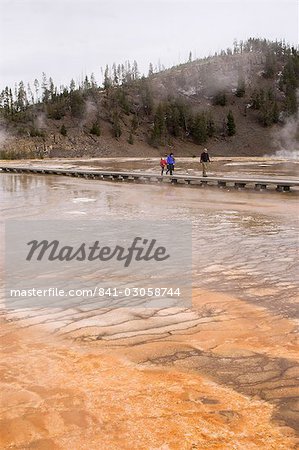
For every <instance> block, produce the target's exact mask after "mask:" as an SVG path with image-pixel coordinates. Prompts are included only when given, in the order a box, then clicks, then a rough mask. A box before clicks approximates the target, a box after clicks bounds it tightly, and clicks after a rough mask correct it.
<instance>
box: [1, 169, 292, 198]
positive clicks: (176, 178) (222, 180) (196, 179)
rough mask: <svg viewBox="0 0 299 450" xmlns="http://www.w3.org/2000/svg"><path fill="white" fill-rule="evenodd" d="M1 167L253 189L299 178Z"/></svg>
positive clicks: (285, 187)
mask: <svg viewBox="0 0 299 450" xmlns="http://www.w3.org/2000/svg"><path fill="white" fill-rule="evenodd" d="M0 170H1V171H2V172H5V173H24V174H45V175H64V176H70V177H79V178H86V179H94V180H112V181H117V180H118V181H128V182H129V181H131V182H138V181H140V182H142V181H143V182H156V183H157V182H158V183H167V182H168V183H172V184H187V185H197V186H207V185H211V186H212V185H214V186H218V187H220V188H225V187H234V188H236V189H244V188H245V187H246V186H248V187H251V188H254V189H256V190H263V189H267V187H274V188H275V189H276V190H277V191H280V192H285V191H290V190H291V187H298V188H299V180H290V179H283V178H282V179H276V178H255V177H254V178H242V177H240V178H234V177H201V176H192V175H188V174H186V175H183V174H178V175H177V174H173V175H172V176H169V175H164V176H161V175H159V174H157V173H145V172H115V171H104V170H88V169H86V170H85V169H55V168H46V167H34V166H32V167H18V166H13V165H9V166H0Z"/></svg>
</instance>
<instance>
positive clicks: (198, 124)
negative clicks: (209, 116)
mask: <svg viewBox="0 0 299 450" xmlns="http://www.w3.org/2000/svg"><path fill="white" fill-rule="evenodd" d="M192 137H193V140H194V142H195V143H196V144H204V143H205V142H206V141H207V138H208V133H207V121H206V116H205V114H204V113H198V114H196V115H195V117H194V121H193V126H192Z"/></svg>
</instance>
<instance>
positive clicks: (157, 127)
mask: <svg viewBox="0 0 299 450" xmlns="http://www.w3.org/2000/svg"><path fill="white" fill-rule="evenodd" d="M165 137H166V121H165V111H164V106H163V104H162V103H159V105H158V107H157V110H156V113H155V116H154V128H153V131H152V135H151V143H152V145H154V146H157V145H160V144H161V142H162V139H163V141H165ZM163 143H164V142H163Z"/></svg>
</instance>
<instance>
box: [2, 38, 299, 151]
mask: <svg viewBox="0 0 299 450" xmlns="http://www.w3.org/2000/svg"><path fill="white" fill-rule="evenodd" d="M298 86H299V54H298V53H297V50H296V49H295V48H290V47H289V46H288V45H286V44H285V43H283V42H270V41H266V40H261V39H249V40H248V41H246V42H240V43H235V44H234V48H233V49H227V50H226V51H222V52H221V53H220V54H215V55H214V56H210V57H207V58H204V59H198V60H195V61H192V58H191V57H190V60H189V61H188V62H187V63H185V64H181V65H178V66H175V67H172V68H170V69H167V70H161V71H159V72H157V71H155V70H154V69H153V67H152V65H150V70H149V74H148V76H147V77H144V76H143V77H140V75H139V72H138V66H137V63H136V62H134V64H132V65H130V63H128V62H127V63H126V64H124V65H118V66H117V65H116V64H114V65H113V66H112V67H111V68H109V67H108V66H106V69H105V72H104V77H103V83H102V84H101V85H99V84H98V83H97V82H96V80H95V76H94V75H91V76H90V77H87V76H86V77H85V79H84V80H83V81H82V83H80V85H76V84H75V82H74V81H73V80H72V81H71V82H70V85H69V86H60V87H59V88H58V87H56V86H55V84H54V82H53V80H52V78H49V79H48V78H47V77H46V75H45V74H43V79H42V81H41V82H39V81H38V80H35V82H34V88H32V87H31V86H30V85H27V86H25V83H24V82H22V81H21V82H20V83H19V84H18V86H16V88H15V89H14V90H12V89H10V88H9V87H6V88H4V89H3V90H2V92H1V96H0V158H11V159H12V158H24V157H31V158H32V157H45V156H46V157H76V156H78V157H82V156H86V157H88V156H90V157H107V156H156V155H159V154H162V153H163V154H164V153H165V151H168V150H169V149H172V150H173V151H175V152H176V154H177V155H181V156H191V155H197V154H198V153H199V152H201V151H202V149H203V148H204V147H208V148H209V149H210V151H211V153H212V154H213V155H215V156H226V155H227V156H258V155H265V154H273V153H274V152H275V151H277V150H281V149H287V150H290V151H292V150H294V149H298V116H297V110H298V103H297V89H298Z"/></svg>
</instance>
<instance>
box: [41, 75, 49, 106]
mask: <svg viewBox="0 0 299 450" xmlns="http://www.w3.org/2000/svg"><path fill="white" fill-rule="evenodd" d="M49 97H50V92H49V89H48V80H47V76H46V74H45V72H43V74H42V101H43V102H44V103H48V101H49Z"/></svg>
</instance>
